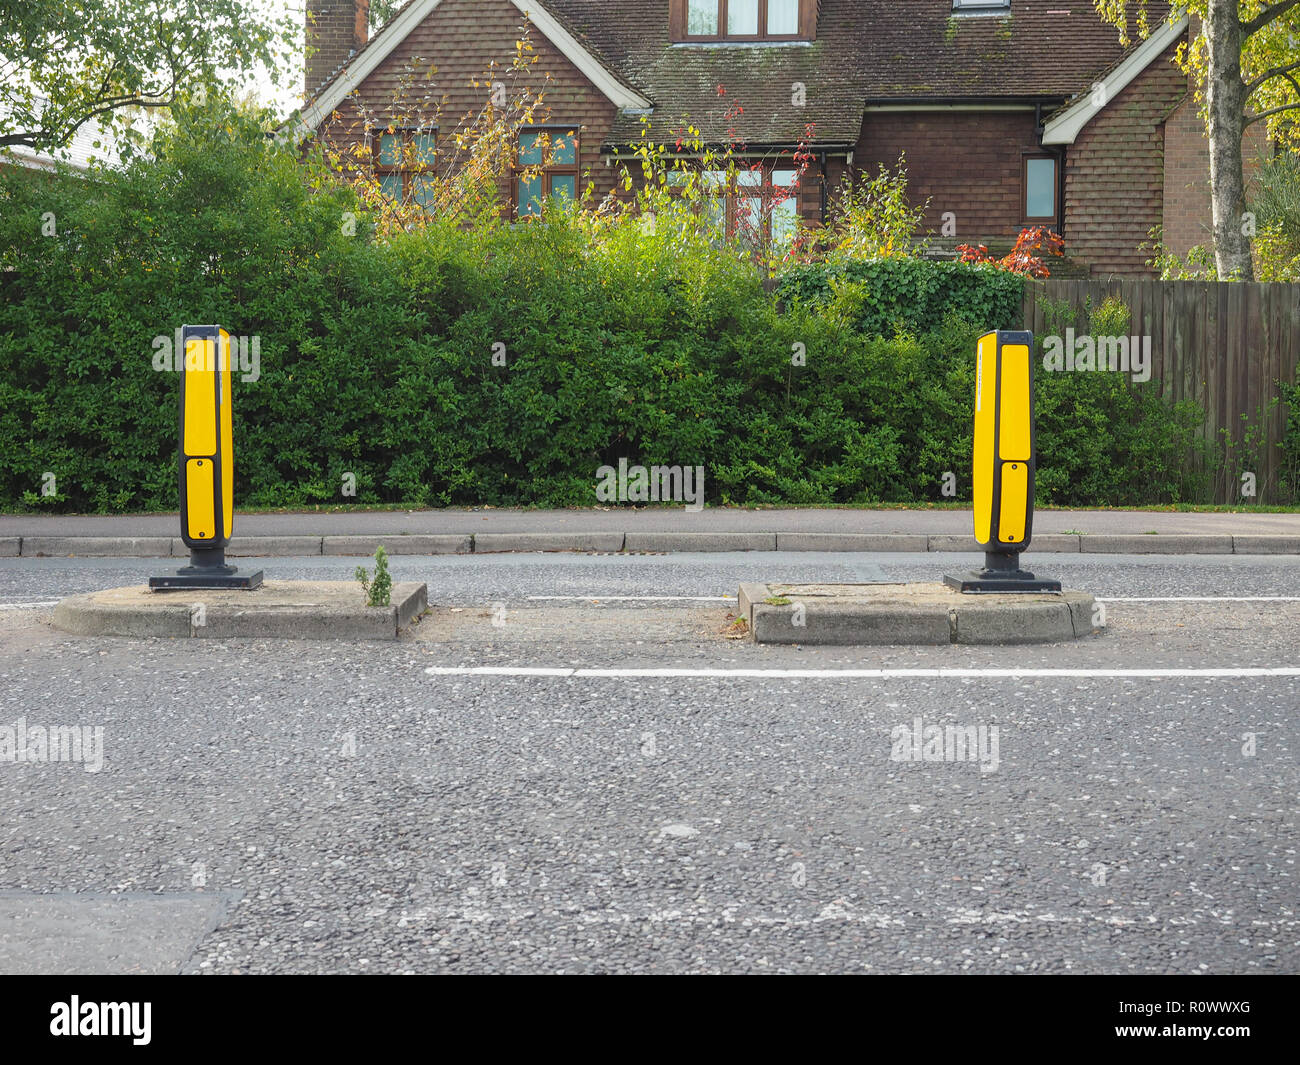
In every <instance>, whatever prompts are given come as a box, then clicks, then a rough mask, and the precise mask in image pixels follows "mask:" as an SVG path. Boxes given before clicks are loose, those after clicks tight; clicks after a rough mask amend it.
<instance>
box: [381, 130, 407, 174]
mask: <svg viewBox="0 0 1300 1065" xmlns="http://www.w3.org/2000/svg"><path fill="white" fill-rule="evenodd" d="M379 165H380V166H401V165H402V135H401V134H400V133H381V134H380V135H379Z"/></svg>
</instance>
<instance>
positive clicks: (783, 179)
mask: <svg viewBox="0 0 1300 1065" xmlns="http://www.w3.org/2000/svg"><path fill="white" fill-rule="evenodd" d="M798 177H799V171H797V170H773V171H772V184H773V185H775V186H776V187H777V188H781V189H785V188H789V187H790V186H791V185H793V184H794V183H795V180H796V179H797V178H798Z"/></svg>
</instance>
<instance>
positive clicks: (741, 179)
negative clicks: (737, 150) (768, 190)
mask: <svg viewBox="0 0 1300 1065" xmlns="http://www.w3.org/2000/svg"><path fill="white" fill-rule="evenodd" d="M736 184H737V185H739V186H740V187H741V188H742V189H761V188H762V187H763V171H761V170H742V171H740V173H738V174H737V175H736Z"/></svg>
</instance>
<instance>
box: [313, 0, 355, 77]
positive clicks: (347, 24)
mask: <svg viewBox="0 0 1300 1065" xmlns="http://www.w3.org/2000/svg"><path fill="white" fill-rule="evenodd" d="M369 17H370V0H307V23H306V30H307V44H308V46H309V48H313V49H315V51H314V52H312V53H311V54H310V55H309V56H308V57H307V62H306V66H305V74H304V77H303V91H304V93H305V94H306V95H307V96H311V95H312V94H313V93H315V92H316V90H317V89H319V88H320V87H321V86H322V85H324V84H325V82H327V81H328V80H329V79H330V78H331V77H332V76H333V75H334V74H335V73H336V72H337V71H338V69H339V67H341V66H342V65H343V64H344V63H345V62H347V58H348V56H350V55H351V54H352V53H353V52H354V51H356V50H357V49H358V48H360V47H361V46H362V45H364V44H365V43H366V40H367V38H368V36H369Z"/></svg>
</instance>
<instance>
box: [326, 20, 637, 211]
mask: <svg viewBox="0 0 1300 1065" xmlns="http://www.w3.org/2000/svg"><path fill="white" fill-rule="evenodd" d="M523 25H524V19H523V16H522V15H521V14H520V13H519V9H518V8H516V7H515V6H514V5H513V4H512V3H510V2H509V0H443V3H441V4H440V5H439V6H438V7H437V8H436V9H435V10H434V11H433V12H432V13H431V14H430V15H429V17H427V18H426V19H425V20H424V21H423V22H422V23H421V24H420V25H419V26H417V27H416V28H415V29H414V30H412V31H411V33H410V34H409V35H408V36H407V37H406V39H405V40H404V41H403V42H402V43H401V44H399V45H398V46H397V47H396V48H395V49H393V51H392V52H391V53H389V55H388V56H387V57H386V58H385V59H384V61H383V62H382V63H381V64H380V65H379V66H378V67H377V68H376V69H375V70H374V71H373V72H372V73H371V75H370V76H369V77H368V78H367V79H366V80H365V82H364V84H363V85H362V87H361V89H360V90H359V91H358V92H357V93H355V94H354V96H353V97H350V98H349V99H348V100H346V101H344V103H343V104H342V105H340V107H339V108H338V110H337V112H336V115H335V117H334V119H333V120H332V121H331V122H329V123H328V124H327V127H326V131H325V135H326V137H327V138H328V139H329V141H331V142H332V143H333V144H335V145H339V146H342V145H346V144H349V143H355V142H356V141H358V140H361V139H364V137H365V135H366V132H365V131H366V127H367V125H369V126H370V127H371V128H372V129H380V128H382V127H384V126H386V125H387V124H388V123H389V122H390V121H396V122H397V124H398V125H403V126H426V125H436V126H437V127H438V150H439V158H440V160H441V161H442V162H443V163H444V164H445V163H447V162H449V161H450V160H451V159H452V157H453V156H454V154H455V147H454V135H455V133H456V131H457V130H458V129H466V128H468V127H469V125H470V124H471V123H472V121H473V117H474V116H476V115H478V114H479V113H480V112H481V111H482V110H483V108H484V107H485V106H486V105H487V104H488V102H489V99H490V97H491V94H492V91H493V90H492V87H493V84H494V82H495V81H498V80H503V81H507V82H508V83H509V86H510V88H509V89H508V94H509V96H510V97H512V98H513V97H514V96H515V94H516V92H517V91H520V90H522V88H524V87H526V88H527V89H528V90H529V91H531V92H533V93H541V94H542V95H543V100H544V111H543V112H542V113H539V114H538V116H537V118H538V120H539V121H546V122H555V123H565V124H567V123H574V124H575V125H577V126H578V127H579V129H580V132H579V142H578V144H579V164H580V166H581V168H582V172H583V178H582V182H581V184H582V186H583V187H584V188H585V187H586V185H587V183H588V179H590V181H591V182H592V183H593V184H594V185H595V186H596V191H597V194H598V195H601V196H603V195H605V194H606V193H608V192H610V191H611V190H612V189H613V188H614V185H615V183H616V171H615V169H614V168H613V167H609V166H606V165H605V163H604V161H603V160H602V159H601V157H600V147H601V145H602V144H603V143H604V142H605V140H606V138H607V136H608V134H609V131H610V128H611V127H612V125H613V121H614V110H615V109H614V105H613V104H612V103H611V102H610V101H609V100H608V98H606V97H605V96H604V95H603V94H602V93H601V92H600V91H599V90H598V89H596V88H595V87H594V86H593V85H592V84H591V83H590V82H589V81H588V80H587V79H586V77H585V76H584V75H583V74H582V72H581V71H579V70H578V69H577V67H575V66H574V65H573V64H572V63H571V62H569V60H568V59H566V58H565V57H564V55H563V54H562V53H561V52H560V51H559V50H558V49H557V48H555V47H554V46H553V45H552V44H551V43H550V42H549V41H548V40H546V38H545V37H543V36H542V34H541V33H540V32H538V31H537V30H536V29H535V28H534V29H532V31H531V35H530V40H531V43H532V46H533V52H532V55H533V56H535V57H536V59H537V61H536V63H534V64H532V65H530V66H529V68H528V69H527V72H526V73H524V74H522V75H520V77H521V78H522V81H521V82H519V81H515V80H514V77H513V75H510V74H509V67H510V63H511V59H512V57H513V56H514V54H515V42H516V41H518V40H520V39H521V31H522V29H523ZM493 61H495V63H496V67H495V69H493V68H492V67H491V66H490V64H492V62H493ZM476 82H477V84H475V83H476ZM501 192H502V196H503V197H504V198H505V199H506V200H507V201H508V200H509V197H510V196H511V180H510V178H509V177H504V178H503V179H502V182H501Z"/></svg>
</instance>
